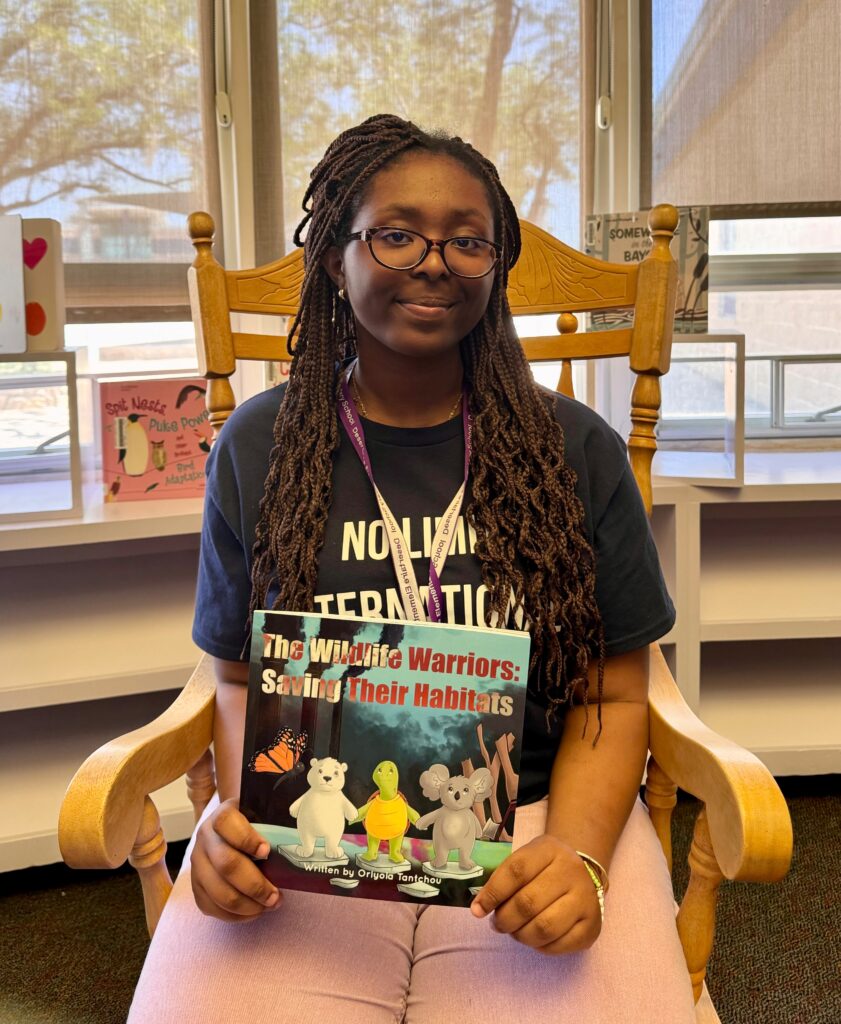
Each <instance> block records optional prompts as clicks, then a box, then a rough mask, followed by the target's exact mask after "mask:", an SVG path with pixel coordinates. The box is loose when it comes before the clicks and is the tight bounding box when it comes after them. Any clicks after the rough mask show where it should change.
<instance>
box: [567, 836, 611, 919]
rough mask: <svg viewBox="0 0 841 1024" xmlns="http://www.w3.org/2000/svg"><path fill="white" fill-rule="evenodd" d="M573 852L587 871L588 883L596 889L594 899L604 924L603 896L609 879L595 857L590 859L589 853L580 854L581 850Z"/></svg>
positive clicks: (608, 884) (608, 885)
mask: <svg viewBox="0 0 841 1024" xmlns="http://www.w3.org/2000/svg"><path fill="white" fill-rule="evenodd" d="M575 852H576V854H577V855H578V856H579V857H580V858H581V860H582V861H583V862H584V867H585V868H586V869H587V874H588V875H589V876H590V881H591V882H592V883H593V885H594V886H595V887H596V899H597V900H598V901H599V913H600V914H601V918H602V924H604V894H605V893H606V892H607V890H608V888H609V887H610V879H609V878H608V877H607V870H606V869H605V868H604V867H602V865H601V864H599V862H598V861H597V860H596V858H595V857H591V856H590V854H589V853H582V852H581V850H576V851H575Z"/></svg>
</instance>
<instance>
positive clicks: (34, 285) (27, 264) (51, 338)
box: [23, 217, 64, 352]
mask: <svg viewBox="0 0 841 1024" xmlns="http://www.w3.org/2000/svg"><path fill="white" fill-rule="evenodd" d="M23 266H24V271H23V290H24V297H25V299H26V350H27V352H58V351H59V350H60V349H63V348H64V265H63V263H62V261H61V224H59V222H58V221H57V220H50V219H49V218H46V217H37V218H33V219H30V218H26V219H24V221H23Z"/></svg>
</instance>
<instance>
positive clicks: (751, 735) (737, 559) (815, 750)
mask: <svg viewBox="0 0 841 1024" xmlns="http://www.w3.org/2000/svg"><path fill="white" fill-rule="evenodd" d="M654 501H655V510H654V515H653V519H652V524H653V529H654V535H655V539H656V541H657V545H658V549H659V550H660V553H661V559H662V563H663V568H664V575H665V577H666V580H667V582H668V583H669V586H670V590H671V593H672V596H673V598H674V600H675V605H676V608H677V614H678V617H677V623H676V625H675V628H674V629H673V630H672V632H671V633H670V634H669V636H668V637H666V638H665V642H667V643H668V644H669V649H668V651H667V656H668V658H669V661H670V664H671V665H672V667H673V670H674V671H675V675H676V678H677V681H678V685H679V686H680V688H681V690H682V692H683V694H684V696H685V697H686V699H687V701H688V702H689V704H690V705H691V706H692V708H693V709H694V710H695V711H696V712H697V713H698V714H699V716H700V717H701V719H702V720H703V721H704V722H706V724H707V725H709V726H710V728H712V729H714V730H715V731H717V732H720V733H722V734H723V735H725V736H728V737H729V738H731V739H733V740H735V741H736V742H737V743H740V744H741V745H742V746H745V747H747V748H748V749H749V750H752V751H753V752H754V753H755V754H756V755H757V756H758V757H760V758H761V759H762V760H763V761H764V762H765V764H767V765H768V767H769V768H770V769H771V771H773V772H774V773H775V774H778V775H789V774H791V775H808V774H819V773H826V772H841V451H830V452H808V453H806V452H804V453H797V454H794V453H763V454H753V453H749V454H748V455H746V457H745V483H744V485H743V486H742V487H740V488H733V487H727V488H724V487H721V488H711V487H699V486H695V487H684V488H682V489H681V488H679V487H677V486H676V485H675V484H674V483H673V482H671V481H660V482H655V488H654Z"/></svg>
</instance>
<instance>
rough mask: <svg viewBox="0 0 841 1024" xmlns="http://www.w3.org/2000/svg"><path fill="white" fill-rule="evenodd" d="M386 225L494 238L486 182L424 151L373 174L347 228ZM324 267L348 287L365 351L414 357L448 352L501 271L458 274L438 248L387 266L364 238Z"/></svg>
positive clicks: (474, 319) (438, 235)
mask: <svg viewBox="0 0 841 1024" xmlns="http://www.w3.org/2000/svg"><path fill="white" fill-rule="evenodd" d="M383 226H389V227H398V228H408V229H410V230H412V231H417V232H419V233H420V234H422V235H425V236H426V237H427V238H435V239H446V238H452V237H454V236H460V235H471V236H474V237H477V238H485V239H490V240H493V239H494V222H493V214H492V211H491V207H490V203H489V201H488V196H487V193H486V191H485V186H484V185H483V183H482V182H481V181H480V180H479V179H478V178H476V177H474V175H473V174H471V173H470V171H468V170H467V168H465V167H464V165H463V164H461V163H459V162H458V161H457V160H453V159H452V158H451V157H448V156H443V155H440V154H434V153H425V152H422V151H421V152H417V153H410V154H408V155H407V156H405V157H403V158H401V159H399V160H398V161H396V162H395V163H394V164H392V165H390V166H388V167H385V168H384V169H383V170H382V171H380V172H379V173H378V174H377V175H376V176H375V177H374V178H373V179H372V181H371V184H370V186H369V188H368V191H367V193H366V195H365V198H364V200H363V202H362V205H361V206H360V208H359V210H358V211H357V212H356V215H355V216H354V218H353V221H352V223H351V226H350V230H351V231H361V230H363V229H365V228H372V227H383ZM325 267H326V269H327V272H328V273H329V274H330V276H331V277H332V278H333V280H334V281H335V282H336V284H337V285H338V286H339V287H340V288H344V289H345V293H346V296H347V301H348V302H350V305H351V307H352V309H353V314H354V317H355V319H356V332H357V344H358V348H359V351H360V353H362V352H365V353H367V352H371V353H373V352H374V351H376V350H377V349H378V348H386V349H389V350H391V351H392V352H394V353H399V354H401V355H404V356H409V357H415V358H418V357H421V358H424V357H428V356H434V355H438V354H441V353H443V352H446V351H448V350H450V349H452V348H454V347H456V346H457V345H458V344H459V342H460V341H461V339H462V338H464V337H465V336H466V335H467V334H469V333H470V331H471V330H472V329H473V328H474V327H475V326H476V324H477V323H478V322H479V320H480V319H481V318H482V315H483V314H484V312H485V309H486V308H487V305H488V300H489V298H490V294H491V289H492V288H493V283H494V277H495V274H496V270H495V269H494V270H493V271H491V272H490V273H489V274H487V275H486V276H485V277H481V278H463V277H457V276H456V275H455V274H452V273H451V272H450V271H449V270H448V269H447V267H446V266H445V265H444V262H443V260H442V259H441V253H440V251H439V250H438V249H437V248H433V249H431V250H430V251H429V253H428V254H427V256H426V259H425V260H424V261H423V262H422V263H421V264H420V265H419V266H417V267H414V268H412V269H411V270H390V269H389V268H387V267H383V266H380V264H379V263H377V262H376V260H374V258H373V256H372V255H371V252H370V250H369V248H368V246H367V244H366V243H365V242H362V241H351V242H348V243H347V244H346V245H345V246H344V247H343V248H342V249H338V248H337V249H332V250H331V251H330V253H329V254H328V256H327V257H326V260H325Z"/></svg>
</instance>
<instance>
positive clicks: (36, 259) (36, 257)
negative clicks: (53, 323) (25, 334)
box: [23, 238, 47, 333]
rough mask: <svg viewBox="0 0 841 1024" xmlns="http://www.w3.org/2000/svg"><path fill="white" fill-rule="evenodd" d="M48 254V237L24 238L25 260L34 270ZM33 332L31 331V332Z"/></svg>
mask: <svg viewBox="0 0 841 1024" xmlns="http://www.w3.org/2000/svg"><path fill="white" fill-rule="evenodd" d="M46 254H47V240H46V238H33V239H32V241H31V242H30V241H29V240H28V239H26V238H24V240H23V262H24V263H25V264H26V265H27V267H29V269H30V270H32V269H33V268H34V267H37V266H38V264H39V263H40V262H41V260H42V259H43V258H44V257H45V256H46ZM30 333H31V332H30Z"/></svg>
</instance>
